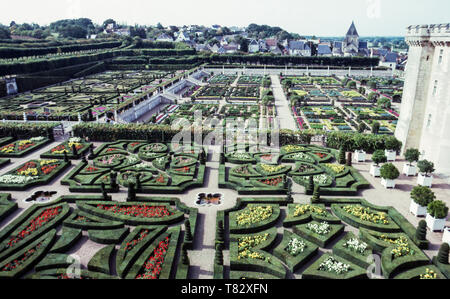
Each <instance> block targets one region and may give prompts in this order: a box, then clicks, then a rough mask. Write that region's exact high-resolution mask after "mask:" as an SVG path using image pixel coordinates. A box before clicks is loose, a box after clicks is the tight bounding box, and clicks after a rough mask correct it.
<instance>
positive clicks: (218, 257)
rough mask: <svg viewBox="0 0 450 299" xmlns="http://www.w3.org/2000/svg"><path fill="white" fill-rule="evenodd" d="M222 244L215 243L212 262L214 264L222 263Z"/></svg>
mask: <svg viewBox="0 0 450 299" xmlns="http://www.w3.org/2000/svg"><path fill="white" fill-rule="evenodd" d="M222 250H223V245H222V244H217V246H216V253H215V256H214V263H215V264H216V265H223V252H222Z"/></svg>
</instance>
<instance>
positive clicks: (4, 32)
mask: <svg viewBox="0 0 450 299" xmlns="http://www.w3.org/2000/svg"><path fill="white" fill-rule="evenodd" d="M0 39H11V32H9V28H7V27H4V26H1V25H0Z"/></svg>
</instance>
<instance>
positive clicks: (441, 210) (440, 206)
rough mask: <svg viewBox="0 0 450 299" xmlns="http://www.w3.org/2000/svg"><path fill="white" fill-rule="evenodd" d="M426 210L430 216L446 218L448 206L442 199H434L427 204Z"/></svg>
mask: <svg viewBox="0 0 450 299" xmlns="http://www.w3.org/2000/svg"><path fill="white" fill-rule="evenodd" d="M427 212H428V214H429V215H430V216H431V217H434V218H436V219H444V218H447V214H448V207H447V205H446V204H445V203H444V202H443V201H441V200H436V201H433V202H430V203H429V204H428V206H427Z"/></svg>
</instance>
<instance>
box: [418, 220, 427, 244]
mask: <svg viewBox="0 0 450 299" xmlns="http://www.w3.org/2000/svg"><path fill="white" fill-rule="evenodd" d="M416 238H417V240H420V241H425V240H426V238H427V222H426V221H425V220H420V222H419V226H418V227H417V230H416Z"/></svg>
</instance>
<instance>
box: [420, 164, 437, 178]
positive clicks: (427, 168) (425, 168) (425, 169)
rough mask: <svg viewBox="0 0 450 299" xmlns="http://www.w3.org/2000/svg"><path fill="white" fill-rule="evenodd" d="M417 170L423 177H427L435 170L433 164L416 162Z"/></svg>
mask: <svg viewBox="0 0 450 299" xmlns="http://www.w3.org/2000/svg"><path fill="white" fill-rule="evenodd" d="M417 168H419V171H420V172H421V173H423V174H425V176H429V175H430V174H432V173H433V172H434V170H435V169H434V163H433V162H430V161H428V160H421V161H419V162H417Z"/></svg>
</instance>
